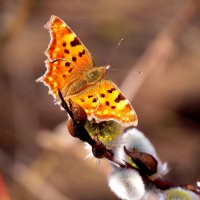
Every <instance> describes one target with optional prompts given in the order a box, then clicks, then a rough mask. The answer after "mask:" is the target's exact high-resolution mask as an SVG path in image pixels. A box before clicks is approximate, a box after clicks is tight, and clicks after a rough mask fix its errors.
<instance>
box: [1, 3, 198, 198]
mask: <svg viewBox="0 0 200 200" xmlns="http://www.w3.org/2000/svg"><path fill="white" fill-rule="evenodd" d="M0 4H1V7H0V27H1V28H0V47H1V48H0V59H1V62H0V63H1V64H0V70H1V71H0V77H1V78H0V93H1V98H0V110H1V114H0V122H1V125H0V174H1V175H2V177H3V178H4V182H5V184H6V185H7V189H8V192H9V195H10V199H13V200H21V199H29V200H32V199H34V200H35V199H36V200H40V199H42V200H47V199H48V200H49V199H52V200H55V199H56V200H68V199H71V200H78V199H81V200H84V199H87V200H88V199H93V200H94V199H95V200H98V199H99V200H100V199H117V198H116V197H115V196H114V195H113V194H112V193H111V192H110V191H109V188H108V186H107V182H106V181H107V174H108V172H109V170H110V169H109V166H108V164H107V162H104V161H100V163H99V162H97V161H89V160H84V157H85V156H86V152H85V150H84V147H83V144H82V143H80V142H79V141H77V140H75V139H74V138H71V136H69V135H68V134H67V129H66V123H65V122H66V113H64V112H62V111H61V110H60V108H59V107H58V106H55V105H54V103H53V98H52V96H50V95H48V89H47V87H45V86H44V85H43V84H41V83H36V82H35V80H36V79H37V78H38V77H40V76H41V75H42V74H43V73H44V72H45V70H46V68H45V67H44V60H45V59H46V57H45V55H44V53H43V52H44V51H45V50H46V48H47V45H48V43H49V41H50V37H49V33H48V32H47V30H45V29H44V28H43V26H44V24H46V22H47V21H48V20H49V18H50V16H51V15H57V16H59V17H61V18H62V19H63V20H64V21H65V22H66V23H67V24H68V25H69V26H70V27H71V28H72V29H73V30H74V31H75V33H76V34H77V35H78V36H79V37H80V38H81V40H82V41H83V42H84V44H85V45H86V46H87V48H88V49H89V50H90V51H91V53H92V55H93V58H94V60H95V63H96V65H99V66H100V65H105V64H107V63H106V62H107V59H108V57H109V55H111V54H112V53H111V52H113V51H115V53H114V54H113V55H112V56H111V58H110V59H109V64H110V65H111V67H112V68H111V69H110V71H109V72H108V75H107V78H109V79H111V80H113V81H114V82H115V83H116V84H117V85H118V86H120V88H121V89H122V91H123V92H124V94H125V95H126V96H127V97H128V99H129V100H130V101H131V102H132V104H133V106H134V108H135V110H136V112H137V114H138V117H139V126H138V128H139V129H140V130H142V131H144V133H145V134H146V135H147V137H148V138H149V139H150V140H151V141H152V143H153V144H154V145H155V147H156V149H157V152H158V154H159V155H160V157H161V158H162V160H163V161H167V162H168V163H169V166H170V169H171V171H170V173H169V175H168V177H167V178H168V179H169V180H171V181H174V182H179V183H192V184H195V181H197V180H199V179H200V156H199V155H200V148H199V146H200V1H199V0H196V1H195V0H194V1H189V0H176V1H175V0H168V1H165V0H143V1H139V0H124V1H120V0H97V1H93V0H84V1H81V0H73V1H71V0H56V1H47V0H15V1H13V0H3V1H1V2H0ZM122 38H123V39H124V41H123V43H122V44H121V46H120V47H119V48H118V49H117V50H116V49H115V47H116V45H117V44H118V42H119V41H120V40H121V39H122ZM140 71H142V74H140V73H139V72H140ZM63 121H65V122H64V123H63Z"/></svg>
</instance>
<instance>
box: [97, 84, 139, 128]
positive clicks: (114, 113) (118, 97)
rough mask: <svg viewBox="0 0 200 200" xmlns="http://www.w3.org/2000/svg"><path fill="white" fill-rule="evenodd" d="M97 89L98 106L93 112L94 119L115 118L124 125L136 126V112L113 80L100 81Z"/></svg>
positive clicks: (105, 119)
mask: <svg viewBox="0 0 200 200" xmlns="http://www.w3.org/2000/svg"><path fill="white" fill-rule="evenodd" d="M97 91H98V107H97V109H96V110H95V111H94V113H93V115H94V117H95V118H96V119H98V120H99V121H107V120H115V121H117V122H119V123H120V124H122V125H123V126H125V127H127V126H131V125H134V126H137V124H138V119H137V115H136V112H135V111H134V110H133V108H132V106H131V104H130V103H129V101H128V100H127V99H126V98H125V97H124V96H123V94H122V93H121V91H120V90H119V88H118V87H117V86H116V85H115V84H114V83H113V82H111V81H109V80H103V81H101V82H100V84H99V88H98V90H97Z"/></svg>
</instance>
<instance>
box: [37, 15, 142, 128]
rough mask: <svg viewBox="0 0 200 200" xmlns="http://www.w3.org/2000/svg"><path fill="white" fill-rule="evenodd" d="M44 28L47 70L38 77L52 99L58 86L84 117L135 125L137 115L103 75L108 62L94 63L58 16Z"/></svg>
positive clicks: (97, 120) (52, 18)
mask: <svg viewBox="0 0 200 200" xmlns="http://www.w3.org/2000/svg"><path fill="white" fill-rule="evenodd" d="M45 28H47V29H48V30H49V32H50V36H51V41H50V43H49V46H48V49H47V50H46V52H45V54H46V55H47V58H48V59H47V60H46V67H47V71H46V73H45V74H44V76H42V77H41V78H40V79H38V81H41V82H43V83H44V84H45V85H47V86H48V87H49V91H50V93H51V94H52V95H53V96H54V98H55V99H56V100H58V99H59V98H58V90H60V91H61V92H62V95H63V97H64V99H65V101H66V102H68V101H69V98H70V99H71V100H72V101H73V102H75V103H77V104H79V105H80V106H81V107H82V108H83V109H84V110H85V112H86V113H87V117H88V120H92V119H95V121H96V122H101V121H110V120H113V121H115V122H117V123H120V124H121V125H122V126H123V127H128V126H132V125H134V126H136V125H137V123H138V120H137V115H136V113H135V111H134V109H133V108H132V106H131V105H130V103H129V101H128V100H127V99H126V98H125V97H124V95H123V94H122V93H121V91H120V90H119V88H118V87H117V86H116V85H115V84H114V83H113V82H112V81H110V80H106V79H104V76H105V73H106V71H107V70H108V68H109V67H110V66H103V67H97V66H94V64H93V61H92V57H91V54H90V52H89V51H88V50H87V48H86V47H85V46H84V45H83V43H82V42H81V41H80V39H79V38H78V37H77V36H76V34H75V33H74V32H73V31H72V30H71V29H70V28H69V27H68V26H67V25H66V23H65V22H64V21H63V20H61V19H60V18H59V17H56V16H52V17H51V19H50V21H49V22H48V23H47V25H46V26H45Z"/></svg>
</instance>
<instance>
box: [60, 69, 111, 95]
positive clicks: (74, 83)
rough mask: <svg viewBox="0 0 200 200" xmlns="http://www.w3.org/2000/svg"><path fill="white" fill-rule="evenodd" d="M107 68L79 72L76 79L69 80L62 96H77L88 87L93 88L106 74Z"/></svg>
mask: <svg viewBox="0 0 200 200" xmlns="http://www.w3.org/2000/svg"><path fill="white" fill-rule="evenodd" d="M107 68H108V67H92V68H87V69H86V70H83V71H81V73H79V74H78V75H77V74H76V76H77V77H76V78H75V79H73V80H71V81H70V82H69V83H68V84H67V85H66V86H65V88H64V89H63V91H62V94H63V95H64V96H68V98H70V96H72V95H75V94H78V93H80V92H82V91H84V90H85V89H87V88H88V87H91V86H95V85H96V84H98V82H100V81H101V80H102V79H103V78H104V76H105V73H106V70H107Z"/></svg>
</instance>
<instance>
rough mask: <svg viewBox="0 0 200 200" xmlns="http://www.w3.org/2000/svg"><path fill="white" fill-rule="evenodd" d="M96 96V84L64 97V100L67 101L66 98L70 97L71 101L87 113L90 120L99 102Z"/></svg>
mask: <svg viewBox="0 0 200 200" xmlns="http://www.w3.org/2000/svg"><path fill="white" fill-rule="evenodd" d="M97 97H98V96H97V85H95V86H91V87H88V88H87V89H85V90H84V91H83V92H80V93H78V94H76V95H73V96H71V97H66V98H65V100H66V101H67V102H68V98H70V99H71V100H72V101H73V102H75V103H77V104H79V105H80V106H81V107H82V108H83V109H84V110H85V112H86V113H87V117H88V120H91V119H92V118H93V113H94V112H95V110H96V109H97V107H98V104H99V102H98V98H97Z"/></svg>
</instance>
